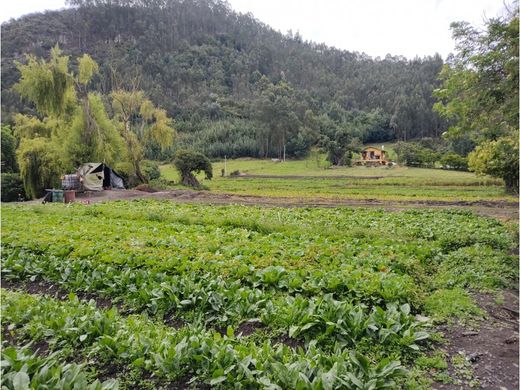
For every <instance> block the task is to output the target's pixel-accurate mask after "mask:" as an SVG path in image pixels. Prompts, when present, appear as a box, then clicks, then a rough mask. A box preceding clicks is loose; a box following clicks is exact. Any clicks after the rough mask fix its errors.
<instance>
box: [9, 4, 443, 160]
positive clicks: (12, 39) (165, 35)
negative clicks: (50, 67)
mask: <svg viewBox="0 0 520 390" xmlns="http://www.w3.org/2000/svg"><path fill="white" fill-rule="evenodd" d="M71 4H77V7H75V8H74V11H72V10H71V9H68V10H64V11H63V12H57V13H54V14H52V15H45V16H43V15H42V14H33V15H31V16H27V17H23V18H21V19H18V20H15V21H10V22H8V23H6V25H5V26H4V29H3V36H4V38H5V39H4V41H5V44H4V46H3V50H4V53H3V58H4V59H5V61H4V66H3V67H2V80H3V82H4V86H3V89H4V91H7V93H5V95H6V96H5V98H4V99H2V107H3V112H20V111H22V108H23V106H21V105H20V103H19V102H17V100H16V99H17V96H16V95H14V94H11V93H10V92H9V88H10V87H11V85H13V84H14V83H15V82H16V78H17V72H16V68H15V66H14V65H13V60H15V59H16V57H17V55H18V53H32V54H33V55H35V56H37V57H41V56H42V55H43V54H44V53H43V50H42V49H41V47H50V46H52V45H54V44H55V42H56V39H57V37H59V36H63V35H64V34H65V35H67V37H70V38H67V39H63V40H61V41H62V43H61V46H62V47H63V48H64V50H65V52H66V53H67V54H70V55H71V58H77V56H78V53H82V52H83V51H84V48H85V42H88V47H89V54H90V55H91V56H92V58H93V59H95V60H96V61H97V63H98V64H99V77H94V78H93V79H92V81H91V82H90V83H89V86H90V87H91V88H94V89H95V90H97V91H103V93H109V92H110V91H117V90H130V91H131V90H135V89H136V87H137V86H138V87H139V88H140V89H142V90H143V91H144V92H145V94H146V96H148V97H149V99H150V101H152V102H153V103H154V104H155V105H157V104H160V105H161V106H162V107H163V108H164V109H165V110H166V113H167V115H168V116H169V117H175V118H176V121H177V124H179V123H181V122H183V123H187V126H186V127H189V128H190V129H197V130H196V132H197V133H198V134H196V135H194V134H192V133H193V132H192V131H189V132H188V131H186V132H185V134H183V136H185V137H186V138H189V140H190V141H197V144H195V143H187V144H184V145H182V146H180V148H183V149H184V148H188V147H190V148H193V149H195V150H200V151H201V152H203V153H204V154H206V155H207V156H210V157H221V158H222V157H224V155H227V156H228V157H229V156H235V157H241V156H251V157H277V158H282V157H283V156H282V154H283V146H284V144H285V149H286V150H285V152H286V155H287V156H291V157H297V158H300V157H302V156H304V155H306V154H307V153H308V152H309V147H310V146H311V145H313V144H314V143H315V141H316V140H317V138H318V136H319V135H326V136H329V138H330V137H331V136H333V135H334V133H335V132H336V131H337V130H338V129H343V128H349V129H350V130H351V131H353V132H354V133H353V134H351V136H352V137H357V138H360V139H362V140H364V142H381V141H388V140H393V139H395V138H397V139H400V140H409V139H415V138H420V137H425V136H431V137H438V136H439V135H440V134H441V133H442V132H443V131H444V130H445V129H446V124H445V123H444V121H443V120H441V119H440V118H439V116H438V115H437V114H436V113H435V112H433V111H432V109H431V107H432V105H433V103H434V101H433V98H432V96H431V92H432V90H433V89H434V88H437V87H438V86H439V81H438V80H437V75H438V73H439V71H440V69H441V68H442V65H443V61H442V58H441V57H440V56H437V55H436V56H432V57H425V58H421V59H419V58H416V59H413V60H409V59H406V58H404V57H399V56H391V55H388V56H386V57H385V58H382V59H373V58H370V57H368V56H366V55H365V54H363V53H357V52H347V51H343V50H338V49H335V48H331V47H327V46H325V45H323V44H319V45H317V44H315V43H312V42H308V41H305V40H304V39H302V37H300V36H298V35H293V34H287V35H283V34H281V33H279V32H277V31H274V30H273V29H272V28H270V27H268V26H266V25H265V24H262V23H259V22H258V21H257V20H256V19H254V18H253V17H251V16H250V15H243V14H239V13H237V12H235V11H233V10H232V9H231V8H230V6H229V4H227V3H226V2H224V1H220V0H215V1H210V2H193V1H190V2H183V1H180V0H168V1H167V2H155V1H152V2H144V1H137V2H125V1H121V0H118V1H115V2H112V3H107V2H101V1H95V2H87V1H74V2H73V3H71ZM150 21H154V22H153V23H150ZM201 21H202V22H201ZM106 26H110V28H107V27H106ZM171 26H173V27H171ZM20 31H23V32H24V34H21V33H20ZM35 41H39V42H42V44H41V45H34V42H35ZM107 53H109V54H107ZM282 70H283V71H282ZM88 74H90V72H88ZM75 79H77V77H75ZM79 84H81V83H79ZM81 85H83V84H81ZM354 118H357V119H354ZM237 122H240V123H241V124H240V127H241V128H235V129H231V130H230V131H231V132H233V133H234V134H236V133H240V134H241V136H240V137H236V138H232V139H226V138H224V137H220V142H218V143H215V146H213V145H214V144H213V143H212V142H211V141H209V140H206V138H210V137H213V135H214V131H215V130H214V128H219V129H217V131H218V132H219V134H222V133H223V132H225V131H226V130H221V129H220V127H239V125H237ZM326 122H333V123H334V126H335V128H334V129H331V128H328V127H327V126H324V124H325V123H326ZM336 126H337V128H336ZM170 127H171V126H170ZM206 129H207V131H206ZM156 130H160V128H157V129H156ZM166 134H167V132H166ZM192 136H193V138H192ZM161 138H162V136H161ZM172 152H173V151H172ZM148 153H150V154H148ZM152 153H153V154H152ZM163 153H164V152H163V151H161V148H160V147H157V148H150V150H148V151H147V154H146V158H149V159H158V157H159V156H161V159H167V158H171V157H172V155H171V153H170V155H168V156H164V155H163Z"/></svg>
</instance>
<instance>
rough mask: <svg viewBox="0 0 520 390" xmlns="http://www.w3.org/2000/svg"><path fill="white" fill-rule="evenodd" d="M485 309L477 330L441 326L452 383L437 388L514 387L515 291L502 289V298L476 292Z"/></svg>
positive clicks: (516, 367)
mask: <svg viewBox="0 0 520 390" xmlns="http://www.w3.org/2000/svg"><path fill="white" fill-rule="evenodd" d="M475 299H476V301H477V304H478V305H479V306H480V308H481V309H483V310H484V312H485V318H484V319H483V320H481V321H479V323H478V324H477V326H478V329H477V330H474V329H469V328H464V327H450V326H445V329H440V330H441V331H443V333H444V334H445V337H446V339H447V341H448V344H447V348H446V353H447V360H448V362H449V363H448V371H449V373H450V377H451V378H452V379H453V380H454V382H455V383H446V384H442V383H436V384H435V385H434V386H433V388H434V389H437V390H455V389H468V388H480V389H493V390H495V389H496V390H516V389H518V385H519V382H518V370H519V365H518V290H509V291H504V292H503V301H501V302H497V300H496V299H495V298H494V297H493V296H491V295H490V294H476V295H475ZM477 383H478V386H477Z"/></svg>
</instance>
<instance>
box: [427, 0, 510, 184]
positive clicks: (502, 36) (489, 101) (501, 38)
mask: <svg viewBox="0 0 520 390" xmlns="http://www.w3.org/2000/svg"><path fill="white" fill-rule="evenodd" d="M518 22H519V20H518V7H517V4H515V7H514V9H512V10H509V12H508V14H507V15H506V16H504V17H500V18H494V19H490V20H488V21H487V23H486V29H485V30H484V31H479V30H477V29H476V28H474V27H472V26H471V25H469V24H468V23H465V22H459V23H453V24H452V30H453V37H454V39H455V41H456V42H457V46H456V48H457V52H456V54H455V55H454V56H452V57H451V58H450V60H449V61H448V63H447V64H446V65H445V66H444V68H443V70H442V72H441V75H440V77H441V79H442V81H443V84H442V87H441V88H439V89H437V90H436V91H435V95H436V97H437V98H438V99H439V101H438V103H436V104H435V109H436V110H437V111H438V112H439V113H440V114H442V115H443V116H445V117H446V118H448V119H449V120H450V121H451V126H450V128H449V130H448V132H447V133H446V135H447V137H460V136H461V135H464V136H466V137H469V138H471V139H473V140H474V142H475V143H477V144H478V146H477V148H476V150H475V151H474V152H472V153H471V154H470V156H469V168H470V169H471V170H473V171H475V172H477V173H478V174H489V175H492V176H495V177H500V178H502V179H504V181H505V184H506V187H507V189H508V190H510V191H513V192H515V193H518V158H519V155H518V136H519V134H518V120H519V117H518V109H519V107H518V98H519V96H518V85H519V84H518V83H519V78H518V67H519V62H518V49H519V46H518V36H519V30H518Z"/></svg>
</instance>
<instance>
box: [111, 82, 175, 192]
mask: <svg viewBox="0 0 520 390" xmlns="http://www.w3.org/2000/svg"><path fill="white" fill-rule="evenodd" d="M110 97H111V99H112V108H113V110H114V114H115V117H116V118H117V120H118V121H119V124H118V129H119V133H120V135H121V137H122V138H123V140H124V141H125V143H126V148H127V150H128V156H129V158H130V161H131V162H132V165H133V168H134V173H135V175H136V176H137V178H138V179H139V180H140V181H141V182H146V181H147V179H146V176H145V175H144V174H143V173H142V172H141V165H140V163H141V161H142V160H143V157H144V145H145V144H146V143H148V144H150V143H153V145H156V146H159V147H160V148H161V150H164V149H166V148H168V147H171V146H172V142H173V137H174V135H175V130H174V129H173V128H172V127H171V126H172V120H171V119H170V118H169V117H168V116H167V115H166V111H164V110H162V109H158V108H155V107H154V106H153V104H152V102H151V101H150V100H148V99H147V98H146V97H145V95H144V93H143V91H136V90H133V91H131V92H129V91H124V90H116V91H113V92H112V93H111V94H110Z"/></svg>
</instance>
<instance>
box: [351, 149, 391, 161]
mask: <svg viewBox="0 0 520 390" xmlns="http://www.w3.org/2000/svg"><path fill="white" fill-rule="evenodd" d="M356 164H357V165H386V164H388V161H387V160H386V152H385V151H384V150H383V149H378V148H374V147H373V146H369V147H367V148H365V149H363V150H362V151H361V160H358V161H356Z"/></svg>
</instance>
